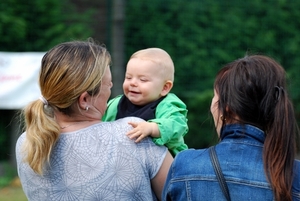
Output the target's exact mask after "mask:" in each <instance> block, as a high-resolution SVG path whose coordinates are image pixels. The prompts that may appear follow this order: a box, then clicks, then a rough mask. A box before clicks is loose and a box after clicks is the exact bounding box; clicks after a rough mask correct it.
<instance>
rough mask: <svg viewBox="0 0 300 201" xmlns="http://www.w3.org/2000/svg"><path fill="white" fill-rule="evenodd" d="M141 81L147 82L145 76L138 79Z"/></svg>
mask: <svg viewBox="0 0 300 201" xmlns="http://www.w3.org/2000/svg"><path fill="white" fill-rule="evenodd" d="M140 80H141V81H142V82H147V81H148V80H147V79H146V78H141V79H140Z"/></svg>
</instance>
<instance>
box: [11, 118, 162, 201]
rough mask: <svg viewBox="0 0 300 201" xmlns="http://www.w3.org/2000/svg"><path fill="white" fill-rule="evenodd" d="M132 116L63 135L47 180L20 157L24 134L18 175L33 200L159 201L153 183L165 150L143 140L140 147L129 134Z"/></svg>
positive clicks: (18, 155)
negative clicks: (151, 182) (152, 180)
mask: <svg viewBox="0 0 300 201" xmlns="http://www.w3.org/2000/svg"><path fill="white" fill-rule="evenodd" d="M129 121H140V120H139V119H138V118H135V117H129V118H124V119H120V120H117V121H114V122H101V123H98V124H95V125H92V126H90V127H87V128H84V129H81V130H78V131H74V132H69V133H62V134H61V135H60V138H59V140H58V142H57V144H56V145H55V147H54V149H53V152H52V154H51V159H50V165H49V167H45V171H44V175H43V176H39V175H37V174H35V173H34V172H33V170H32V169H31V168H30V167H29V165H28V164H27V163H24V162H23V160H22V158H23V157H24V153H23V152H22V144H23V142H24V140H25V139H26V133H23V134H22V135H21V136H20V137H19V139H18V141H17V145H16V155H17V156H16V157H17V166H18V174H19V177H20V180H21V183H22V187H23V190H24V192H25V194H26V196H27V198H28V199H29V200H36V201H41V200H43V201H47V200H49V201H50V200H53V201H54V200H55V201H58V200H68V201H69V200H72V201H75V200H80V201H83V200H84V201H89V200H93V201H94V200H114V201H115V200H130V201H132V200H139V201H140V200H143V201H147V200H156V198H155V196H154V194H153V192H152V190H151V184H150V180H151V179H152V178H153V177H154V176H155V175H156V174H157V172H158V170H159V168H160V166H161V165H162V162H163V160H164V158H165V155H166V152H167V148H166V147H164V146H157V145H155V144H154V143H153V142H152V141H151V139H149V138H145V139H144V140H143V141H142V142H140V143H135V142H134V141H133V140H130V139H129V138H128V137H127V136H126V135H125V133H126V132H127V131H129V130H131V129H132V127H131V126H130V125H128V123H127V122H129Z"/></svg>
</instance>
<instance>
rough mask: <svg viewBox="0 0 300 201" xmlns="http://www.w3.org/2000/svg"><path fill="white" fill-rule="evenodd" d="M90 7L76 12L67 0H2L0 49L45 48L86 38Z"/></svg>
mask: <svg viewBox="0 0 300 201" xmlns="http://www.w3.org/2000/svg"><path fill="white" fill-rule="evenodd" d="M92 14H93V9H89V10H88V11H86V12H85V13H83V14H81V15H77V14H76V12H75V7H74V5H73V4H71V3H70V2H69V1H68V0H31V1H25V0H2V1H1V2H0V22H1V23H0V35H1V38H0V50H1V51H46V50H48V49H49V48H51V47H53V46H54V45H56V44H58V43H60V42H65V41H70V40H75V39H84V40H85V39H87V38H88V37H90V36H91V34H92V33H93V31H92V28H91V27H89V20H88V19H89V18H91V15H92Z"/></svg>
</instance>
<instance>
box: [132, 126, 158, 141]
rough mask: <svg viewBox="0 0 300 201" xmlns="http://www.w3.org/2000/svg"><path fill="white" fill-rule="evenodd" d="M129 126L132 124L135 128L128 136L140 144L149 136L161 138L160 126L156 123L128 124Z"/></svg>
mask: <svg viewBox="0 0 300 201" xmlns="http://www.w3.org/2000/svg"><path fill="white" fill-rule="evenodd" d="M128 124H130V125H131V126H132V127H133V129H132V130H131V131H129V132H128V133H127V134H126V135H127V136H128V137H129V138H130V139H134V138H136V140H135V142H140V141H141V140H142V139H144V138H145V137H147V136H151V137H154V138H158V137H160V132H159V129H158V125H157V124H156V123H154V122H140V123H135V122H128Z"/></svg>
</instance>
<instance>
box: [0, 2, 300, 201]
mask: <svg viewBox="0 0 300 201" xmlns="http://www.w3.org/2000/svg"><path fill="white" fill-rule="evenodd" d="M299 10H300V1H297V0H264V1H261V0H251V1H241V0H226V1H224V0H184V1H182V0H143V1H141V0H128V1H126V0H97V1H95V0H31V1H25V0H1V2H0V36H1V37H0V51H3V52H45V51H47V50H48V49H50V48H51V47H53V46H54V45H56V44H58V43H61V42H65V41H70V40H86V39H87V38H89V37H92V38H93V39H95V40H96V41H98V42H99V43H103V44H105V45H106V46H107V48H108V50H109V51H110V53H111V55H112V58H113V62H112V74H113V82H114V87H113V89H112V90H113V91H112V97H114V96H116V95H118V94H120V93H122V82H123V78H124V72H125V67H126V63H127V61H128V58H129V57H130V55H131V54H132V53H134V52H135V51H137V50H139V49H143V48H148V47H160V48H162V49H164V50H166V51H167V52H168V53H169V54H170V55H171V57H172V58H173V61H174V64H175V68H176V70H175V83H174V88H173V89H172V92H173V93H176V94H177V95H178V96H179V97H180V98H181V99H182V100H183V101H184V102H185V103H186V105H187V107H188V110H189V113H188V124H189V133H188V134H187V135H186V138H185V139H186V143H187V144H188V146H189V147H190V148H204V147H208V146H210V145H212V144H214V143H216V142H217V137H216V133H215V131H214V126H213V121H212V118H211V115H210V112H209V107H210V102H211V98H212V96H213V81H214V77H215V75H216V73H217V71H218V70H219V69H220V68H221V67H222V66H223V65H225V64H226V63H228V62H231V61H233V60H235V59H238V58H241V57H243V56H245V55H247V54H264V55H268V56H271V57H273V58H274V59H275V60H277V61H278V62H279V63H281V65H282V66H283V67H284V68H285V69H286V72H287V76H288V89H287V90H288V91H289V93H290V96H291V98H292V100H293V103H294V106H295V111H296V118H297V120H298V121H300V88H299V86H300V67H299V66H300V56H299V52H298V51H299V48H300V21H299V19H300V12H299ZM20 68H22V66H20ZM0 90H1V85H0ZM19 112H20V111H19V110H5V109H1V108H0V189H1V188H2V191H1V190H0V200H1V195H3V196H5V195H4V194H5V192H6V191H3V189H6V187H7V186H8V185H10V184H11V181H12V180H14V178H15V176H16V169H15V157H14V145H15V140H16V138H17V137H18V135H20V133H21V132H22V131H21V124H20V123H18V122H20V119H19ZM6 190H7V189H6ZM6 193H7V192H6ZM10 196H11V195H10ZM11 199H12V200H13V199H15V200H22V198H11Z"/></svg>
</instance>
